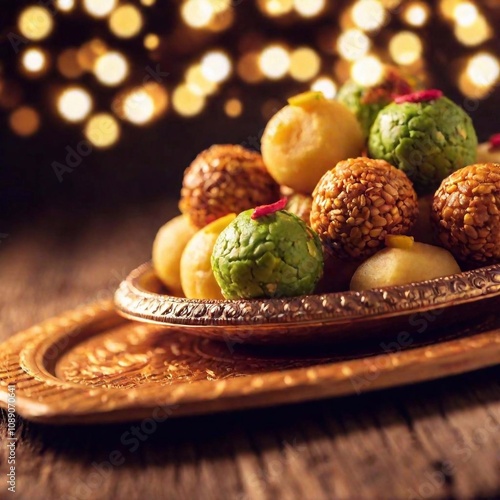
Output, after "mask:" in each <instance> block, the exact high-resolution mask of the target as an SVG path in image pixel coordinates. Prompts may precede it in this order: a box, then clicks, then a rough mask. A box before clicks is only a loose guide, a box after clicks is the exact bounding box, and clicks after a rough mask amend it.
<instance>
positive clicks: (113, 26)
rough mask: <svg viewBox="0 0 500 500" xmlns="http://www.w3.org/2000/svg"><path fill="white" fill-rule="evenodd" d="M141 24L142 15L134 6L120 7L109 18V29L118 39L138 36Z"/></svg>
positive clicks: (142, 22)
mask: <svg viewBox="0 0 500 500" xmlns="http://www.w3.org/2000/svg"><path fill="white" fill-rule="evenodd" d="M143 24H144V21H143V19H142V14H141V12H140V11H139V9H138V8H137V7H135V6H134V5H121V6H120V7H118V8H117V9H116V10H115V11H113V13H112V14H111V16H110V17H109V29H110V30H111V31H112V33H113V34H114V35H116V36H118V37H120V38H131V37H134V36H136V35H138V34H139V33H140V31H141V29H142V26H143Z"/></svg>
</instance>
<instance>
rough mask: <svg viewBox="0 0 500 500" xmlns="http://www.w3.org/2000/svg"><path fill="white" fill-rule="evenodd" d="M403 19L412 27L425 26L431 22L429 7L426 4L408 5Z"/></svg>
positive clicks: (415, 3)
mask: <svg viewBox="0 0 500 500" xmlns="http://www.w3.org/2000/svg"><path fill="white" fill-rule="evenodd" d="M403 19H404V20H405V21H406V22H407V23H408V24H410V25H411V26H417V27H420V26H423V25H424V24H425V23H426V22H427V21H428V20H429V7H428V6H427V4H425V3H424V2H413V3H411V4H408V6H407V7H406V9H405V10H404V12H403Z"/></svg>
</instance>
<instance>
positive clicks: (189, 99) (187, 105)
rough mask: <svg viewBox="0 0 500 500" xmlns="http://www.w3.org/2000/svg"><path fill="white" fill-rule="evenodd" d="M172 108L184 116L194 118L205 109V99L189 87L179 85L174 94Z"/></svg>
mask: <svg viewBox="0 0 500 500" xmlns="http://www.w3.org/2000/svg"><path fill="white" fill-rule="evenodd" d="M172 106H173V107H174V109H175V110H176V111H177V113H179V114H180V115H182V116H194V115H197V114H199V113H200V112H201V111H202V109H203V108H204V106H205V98H204V97H203V96H201V95H198V94H195V93H193V92H191V90H190V89H189V87H188V86H187V85H185V84H184V85H179V86H178V87H177V88H176V89H175V90H174V92H173V94H172Z"/></svg>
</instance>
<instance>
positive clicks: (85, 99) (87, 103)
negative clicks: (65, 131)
mask: <svg viewBox="0 0 500 500" xmlns="http://www.w3.org/2000/svg"><path fill="white" fill-rule="evenodd" d="M57 108H58V110H59V113H60V114H61V116H62V117H63V118H65V119H66V120H68V121H70V122H79V121H82V120H83V119H85V118H86V117H87V115H88V114H89V113H90V111H91V109H92V98H91V97H90V94H89V93H88V92H87V91H86V90H84V89H82V88H79V87H74V88H70V89H67V90H65V91H64V92H63V93H62V94H61V95H60V96H59V100H58V102H57Z"/></svg>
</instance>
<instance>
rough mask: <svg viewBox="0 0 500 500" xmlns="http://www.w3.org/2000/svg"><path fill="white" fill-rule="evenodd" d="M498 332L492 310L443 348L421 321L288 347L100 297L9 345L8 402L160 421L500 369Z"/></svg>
mask: <svg viewBox="0 0 500 500" xmlns="http://www.w3.org/2000/svg"><path fill="white" fill-rule="evenodd" d="M430 318H431V317H430V316H429V319H428V321H430ZM498 327H500V318H499V317H498V315H496V316H491V315H490V317H489V318H488V319H487V320H486V321H483V323H482V324H481V326H476V327H474V328H472V329H464V328H462V329H461V330H459V331H458V332H457V331H455V332H453V331H443V332H441V334H440V336H439V337H436V336H433V338H432V340H433V341H439V343H436V344H427V345H426V344H425V343H424V344H422V338H421V337H420V334H419V335H417V333H418V332H419V331H420V329H419V328H418V327H417V326H416V325H415V326H414V329H413V330H411V333H409V334H408V335H406V336H401V335H400V334H397V333H393V334H392V341H391V344H380V343H378V344H377V343H369V342H367V343H363V344H359V343H357V342H356V343H355V344H354V345H351V347H348V346H343V347H342V349H339V348H337V347H335V348H334V349H325V348H321V349H319V350H307V349H304V348H302V347H301V348H300V349H297V350H295V351H290V350H288V351H287V350H285V349H283V348H282V347H280V348H270V347H265V348H262V347H260V348H258V347H255V346H248V345H244V344H232V343H230V342H229V343H222V342H215V341H212V340H209V339H206V338H202V337H197V336H193V335H186V334H185V333H183V332H181V331H180V330H179V329H177V328H175V327H165V326H158V325H149V324H141V323H137V322H131V321H128V320H126V319H124V318H122V317H121V316H119V315H118V314H116V312H115V311H114V308H113V305H112V304H111V303H110V302H101V303H97V304H95V305H92V306H87V307H85V308H81V309H77V310H74V311H68V312H67V313H65V314H63V315H61V316H59V317H56V318H53V319H50V320H48V321H45V322H44V323H41V324H40V325H36V326H33V327H32V328H30V329H28V330H26V331H24V332H22V333H19V334H17V335H16V336H14V337H12V338H11V339H10V340H8V341H7V342H6V343H4V344H2V345H1V346H0V405H1V406H4V407H7V401H8V395H9V392H8V386H9V384H14V385H15V386H16V389H15V394H16V401H15V408H16V411H17V412H18V413H19V414H21V415H22V416H23V417H25V418H27V419H31V420H37V421H41V422H47V423H51V424H63V423H94V422H118V421H132V420H138V419H142V418H147V419H148V421H150V420H151V419H153V420H155V421H157V422H160V421H162V420H165V418H167V417H177V416H182V415H192V414H202V413H211V412H218V411H227V410H234V409H243V408H251V407H263V406H271V405H277V404H285V403H292V402H298V401H306V400H312V399H318V398H326V397H332V396H341V395H347V394H355V393H359V392H364V391H370V390H374V389H380V388H384V387H390V386H394V385H401V384H408V383H412V382H418V381H422V380H430V379H434V378H438V377H442V376H447V375H453V374H458V373H463V372H466V371H470V370H475V369H478V368H481V367H486V366H491V365H494V364H497V363H498V362H499V361H500V329H499V328H498ZM427 342H428V341H427ZM394 345H396V347H394ZM391 346H392V347H391Z"/></svg>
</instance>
